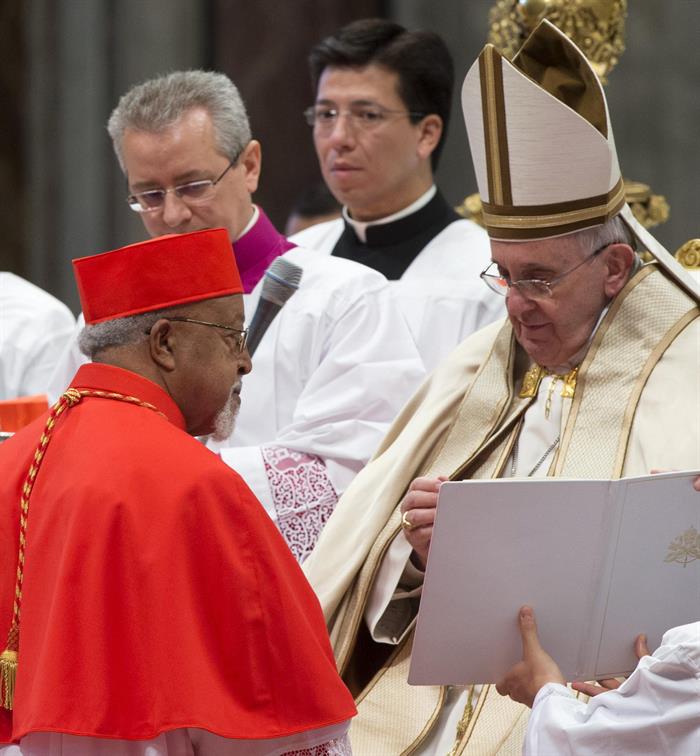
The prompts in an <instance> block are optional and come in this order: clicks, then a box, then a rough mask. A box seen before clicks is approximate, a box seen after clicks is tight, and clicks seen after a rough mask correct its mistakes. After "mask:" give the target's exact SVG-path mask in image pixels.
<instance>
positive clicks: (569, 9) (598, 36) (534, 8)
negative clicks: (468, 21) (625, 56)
mask: <svg viewBox="0 0 700 756" xmlns="http://www.w3.org/2000/svg"><path fill="white" fill-rule="evenodd" d="M626 16H627V0H498V2H496V4H495V5H494V6H493V8H492V9H491V11H490V12H489V42H491V43H492V44H493V45H495V46H496V48H498V49H499V50H500V51H501V52H502V53H504V55H506V56H507V57H508V58H512V57H513V56H514V55H515V53H516V52H517V51H518V50H519V49H520V47H521V46H522V44H523V42H524V41H525V40H526V39H527V37H528V36H529V35H530V32H531V31H532V30H533V29H534V28H535V27H536V26H537V24H539V22H540V21H542V19H544V18H546V19H548V20H549V21H551V22H552V23H553V24H554V25H555V26H557V27H559V29H561V30H562V31H563V32H564V34H566V35H567V36H568V37H569V38H570V39H572V40H573V41H574V42H575V43H576V44H577V45H578V46H579V47H580V48H581V50H582V51H583V52H584V54H585V55H586V57H587V58H588V60H589V61H590V62H591V65H592V66H593V68H594V70H595V72H596V73H597V74H598V76H599V78H600V80H601V82H602V83H603V84H605V83H606V81H607V75H608V74H609V73H610V72H611V71H612V70H613V68H615V66H616V65H617V62H618V60H619V59H620V56H621V55H622V53H623V52H624V51H625V18H626Z"/></svg>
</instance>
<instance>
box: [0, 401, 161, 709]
mask: <svg viewBox="0 0 700 756" xmlns="http://www.w3.org/2000/svg"><path fill="white" fill-rule="evenodd" d="M86 396H88V397H99V398H103V399H115V400H117V401H120V402H128V403H129V404H135V405H138V406H139V407H145V408H146V409H150V410H153V411H154V412H157V413H158V414H159V415H162V416H163V417H165V415H164V414H163V413H162V412H161V411H160V410H159V409H158V408H157V407H155V406H154V405H153V404H149V403H148V402H142V401H141V400H140V399H138V398H137V397H135V396H126V395H124V394H118V393H115V392H110V391H100V390H98V389H78V388H74V387H71V388H69V389H68V390H67V391H65V392H64V393H63V394H62V395H61V397H60V398H59V400H58V401H57V402H56V404H54V405H53V407H52V408H51V410H50V412H49V416H48V418H47V420H46V425H45V426H44V431H43V433H42V434H41V438H40V439H39V445H38V446H37V448H36V451H35V452H34V458H33V459H32V463H31V465H30V466H29V472H28V473H27V478H26V480H25V482H24V485H23V486H22V494H21V496H20V502H19V507H20V515H19V552H18V555H17V577H16V579H15V598H14V603H13V607H12V624H11V626H10V632H9V634H8V637H7V647H6V648H5V650H4V651H3V652H2V654H0V707H1V708H3V709H7V710H8V711H11V710H12V708H13V706H14V695H15V682H16V678H17V665H18V663H19V620H20V612H21V608H22V584H23V582H24V561H25V549H26V544H27V523H28V520H29V497H30V496H31V493H32V489H33V487H34V482H35V480H36V476H37V474H38V472H39V468H40V467H41V463H42V461H43V459H44V455H45V454H46V447H47V446H48V445H49V441H50V440H51V434H52V432H53V429H54V427H55V425H56V421H57V420H58V418H59V417H60V416H61V415H62V414H63V412H64V411H65V410H66V409H69V408H70V407H74V406H75V405H76V404H78V403H79V402H80V401H81V400H82V399H83V397H86Z"/></svg>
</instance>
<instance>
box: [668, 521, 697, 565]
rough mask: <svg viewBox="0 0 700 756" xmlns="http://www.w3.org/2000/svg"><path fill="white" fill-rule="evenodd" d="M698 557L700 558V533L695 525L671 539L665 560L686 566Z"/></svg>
mask: <svg viewBox="0 0 700 756" xmlns="http://www.w3.org/2000/svg"><path fill="white" fill-rule="evenodd" d="M696 559H700V533H698V531H697V530H696V529H695V528H694V527H690V528H688V530H686V531H685V533H681V535H679V536H678V538H676V539H674V540H673V541H671V543H670V544H669V547H668V554H667V555H666V559H664V562H677V563H678V564H682V565H683V567H686V566H687V565H688V564H690V562H694V561H695V560H696Z"/></svg>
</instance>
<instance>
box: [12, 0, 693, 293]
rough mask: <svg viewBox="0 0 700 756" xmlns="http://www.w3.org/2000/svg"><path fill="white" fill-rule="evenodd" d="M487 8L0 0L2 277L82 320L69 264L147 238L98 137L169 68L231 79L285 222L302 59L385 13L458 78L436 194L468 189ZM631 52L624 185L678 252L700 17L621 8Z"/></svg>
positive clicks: (299, 133) (620, 128)
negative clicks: (351, 24)
mask: <svg viewBox="0 0 700 756" xmlns="http://www.w3.org/2000/svg"><path fill="white" fill-rule="evenodd" d="M491 5H492V0H440V1H439V2H438V1H437V0H352V1H349V0H344V1H339V0H284V2H280V1H279V0H148V1H147V2H143V0H2V3H0V43H1V44H2V49H3V66H2V68H0V97H1V98H2V99H1V101H2V108H0V129H1V131H0V133H1V134H2V139H0V179H1V180H2V184H1V185H0V186H1V187H2V188H1V189H0V191H1V194H0V197H1V198H2V199H1V200H0V269H4V270H12V271H14V272H17V273H19V274H20V275H23V276H25V277H26V278H29V279H30V280H32V281H34V282H35V283H37V284H38V285H40V286H42V287H44V288H46V289H47V290H49V291H51V292H52V293H54V294H56V295H57V296H59V297H60V298H62V299H64V301H66V302H68V304H69V305H70V306H72V307H73V308H76V306H77V297H76V294H75V290H74V286H73V282H72V274H71V270H70V264H69V261H70V259H71V258H72V257H79V256H82V255H87V254H92V253H94V252H97V251H101V250H105V249H110V248H113V247H116V246H119V245H122V244H126V243H129V242H131V241H135V240H138V239H141V238H143V230H142V228H141V224H140V221H139V220H138V218H136V217H135V215H134V214H133V213H131V211H130V210H129V209H128V207H127V205H126V202H125V201H124V197H125V194H126V192H125V185H124V179H123V177H122V176H121V173H120V172H119V170H118V168H117V164H116V160H115V159H114V157H113V155H112V151H111V145H110V142H109V138H108V136H107V133H106V131H105V123H106V120H107V117H108V115H109V112H110V110H111V109H112V107H113V106H114V105H115V104H116V101H117V99H118V98H119V96H120V95H121V94H122V93H123V92H124V91H125V90H126V89H128V88H129V87H130V86H131V85H132V84H134V83H136V82H138V81H141V80H143V79H145V78H149V77H151V76H155V75H157V74H160V73H165V72H167V71H170V70H174V69H180V68H189V67H205V68H218V69H220V70H223V71H225V72H226V73H228V74H229V75H230V76H231V77H232V78H233V80H234V81H235V82H236V83H237V85H238V86H239V88H240V90H241V93H242V95H243V98H244V99H245V101H246V102H247V104H248V108H249V112H250V116H251V122H252V125H253V132H254V135H255V136H256V137H257V138H259V139H260V141H261V142H262V144H263V180H262V184H261V188H260V190H259V192H258V193H257V195H256V200H257V201H258V202H260V204H261V205H263V206H264V207H265V208H266V209H267V210H268V212H269V213H270V214H271V216H272V218H273V220H274V221H275V222H277V223H278V224H280V225H281V224H282V223H283V221H284V218H285V217H286V214H287V212H288V210H289V208H290V207H291V205H292V203H293V201H294V198H295V196H296V195H297V193H298V192H300V191H301V190H302V188H304V187H305V186H306V185H308V184H309V183H310V182H311V181H313V180H315V179H316V178H317V177H318V175H319V173H318V168H317V165H316V161H315V157H314V154H313V148H312V145H311V135H310V133H309V129H308V127H307V126H306V124H305V123H304V121H303V118H302V116H301V112H302V110H303V109H304V107H306V106H307V105H308V104H309V103H310V102H311V101H312V98H313V93H312V92H311V90H310V86H309V83H308V74H307V69H306V53H307V51H308V49H309V47H310V46H311V45H312V44H313V43H314V42H316V41H317V40H318V39H320V38H321V37H322V36H324V35H325V34H327V33H329V32H331V31H332V30H333V29H334V28H336V27H338V26H340V25H342V24H344V23H346V22H348V21H350V20H352V19H355V18H362V17H364V16H368V15H383V16H389V17H392V18H395V19H396V20H398V21H399V22H401V23H403V24H404V25H406V26H409V27H423V28H430V29H433V30H435V31H437V32H439V33H440V34H442V35H443V36H444V38H445V39H446V41H447V43H448V46H449V47H450V49H451V51H452V53H453V55H454V58H455V64H456V70H457V77H458V86H457V88H456V92H455V103H454V111H453V119H452V124H451V127H450V134H449V139H448V143H447V146H446V151H445V154H444V156H443V158H442V163H441V166H440V170H439V172H438V181H439V183H440V185H441V186H442V188H443V190H444V191H445V193H446V195H447V197H448V199H449V200H450V201H452V202H454V203H457V202H459V201H460V200H461V199H462V197H464V195H465V194H468V193H471V192H473V191H475V189H476V184H475V180H474V176H473V172H472V168H471V165H470V160H469V155H468V149H467V144H466V136H465V132H464V124H463V121H462V115H461V105H460V104H459V101H458V93H459V88H460V85H461V80H462V79H463V77H464V75H465V73H466V71H467V69H468V67H469V65H470V64H471V63H472V61H473V60H474V59H475V57H476V55H477V54H478V52H479V50H480V49H481V47H482V45H483V44H484V41H485V39H486V35H487V18H488V10H489V8H490V7H491ZM629 5H630V13H629V18H628V24H627V51H626V52H625V54H624V55H623V57H622V60H621V62H620V64H619V65H618V67H617V69H616V70H615V71H614V72H613V74H612V76H611V81H610V85H609V87H608V90H607V91H608V99H609V104H610V109H611V114H612V119H613V124H614V129H615V137H616V143H617V147H618V153H619V156H620V162H621V165H622V168H623V172H624V175H625V176H626V177H628V178H633V179H636V180H638V181H643V182H645V183H648V184H651V186H652V188H653V189H654V190H655V191H656V192H658V193H661V194H664V195H665V196H666V198H667V199H668V201H669V203H670V205H671V219H670V221H669V222H668V223H667V224H666V225H665V226H662V227H659V228H658V229H657V231H656V232H655V233H657V235H658V236H659V238H660V239H661V240H662V241H663V242H664V243H665V244H666V245H667V246H668V247H669V248H671V249H676V248H677V247H678V246H680V244H681V243H683V242H684V241H685V240H686V239H688V238H690V237H692V236H699V235H700V232H699V230H698V200H697V190H696V186H695V184H696V174H697V172H698V167H699V164H698V158H697V155H698V148H697V133H698V123H700V97H698V94H697V93H698V81H700V55H698V53H697V39H696V37H697V29H698V28H700V4H699V3H697V2H696V0H674V2H672V3H639V2H630V4H629Z"/></svg>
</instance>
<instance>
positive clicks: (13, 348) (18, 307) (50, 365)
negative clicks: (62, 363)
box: [0, 272, 75, 399]
mask: <svg viewBox="0 0 700 756" xmlns="http://www.w3.org/2000/svg"><path fill="white" fill-rule="evenodd" d="M74 326H75V318H74V317H73V314H72V313H71V311H70V310H69V309H68V308H67V307H66V306H65V305H64V304H63V302H61V301H59V300H58V299H56V298H55V297H53V296H51V295H50V294H48V293H47V292H45V291H43V290H42V289H40V288H39V287H38V286H34V284H32V283H30V282H29V281H25V280H24V279H23V278H20V277H19V276H15V275H14V274H12V273H5V272H0V399H14V398H16V397H18V396H31V395H33V394H46V393H48V392H47V387H48V383H49V378H50V376H51V372H52V370H53V369H54V366H55V364H56V363H57V362H58V360H59V358H60V355H61V353H62V351H63V349H64V347H65V345H66V344H67V342H68V341H69V340H70V338H71V335H72V333H73V327H74Z"/></svg>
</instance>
